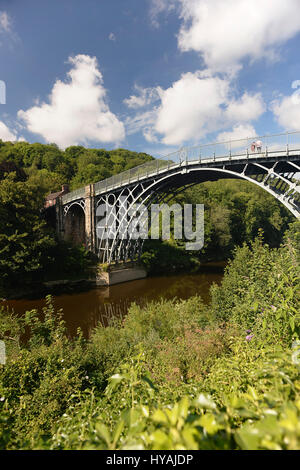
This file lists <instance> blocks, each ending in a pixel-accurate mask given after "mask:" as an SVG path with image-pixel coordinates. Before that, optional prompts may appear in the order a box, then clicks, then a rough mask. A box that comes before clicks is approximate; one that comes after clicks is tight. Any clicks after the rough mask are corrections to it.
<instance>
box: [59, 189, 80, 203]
mask: <svg viewBox="0 0 300 470" xmlns="http://www.w3.org/2000/svg"><path fill="white" fill-rule="evenodd" d="M84 195H85V188H84V187H83V188H79V189H75V190H74V191H71V192H70V193H67V194H64V196H62V203H63V204H67V203H68V202H71V201H74V200H75V199H81V198H83V197H84Z"/></svg>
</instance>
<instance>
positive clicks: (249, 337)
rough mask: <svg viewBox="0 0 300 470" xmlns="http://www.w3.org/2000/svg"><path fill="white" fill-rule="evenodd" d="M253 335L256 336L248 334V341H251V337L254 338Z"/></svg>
mask: <svg viewBox="0 0 300 470" xmlns="http://www.w3.org/2000/svg"><path fill="white" fill-rule="evenodd" d="M253 336H254V335H248V336H246V340H247V341H251V339H252V338H253Z"/></svg>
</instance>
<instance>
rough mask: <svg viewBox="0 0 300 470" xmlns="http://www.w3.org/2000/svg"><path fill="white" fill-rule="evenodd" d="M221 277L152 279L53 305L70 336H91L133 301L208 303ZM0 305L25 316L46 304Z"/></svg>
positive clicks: (57, 299) (19, 302) (61, 297)
mask: <svg viewBox="0 0 300 470" xmlns="http://www.w3.org/2000/svg"><path fill="white" fill-rule="evenodd" d="M222 276H223V275H222V273H221V272H206V273H200V274H183V275H178V276H168V277H166V276H161V277H152V278H147V279H141V280H139V281H132V282H128V283H124V284H119V285H116V286H111V287H102V288H98V289H92V290H90V291H87V292H80V293H77V294H68V295H59V296H54V303H55V307H56V308H57V309H60V308H61V309H63V316H64V319H65V321H66V324H67V328H68V332H69V334H70V335H71V336H73V335H75V334H76V331H77V328H78V327H80V328H81V329H82V331H83V333H84V336H86V337H88V336H89V335H90V333H91V330H92V329H93V328H94V327H95V326H96V325H97V324H98V323H99V322H101V323H102V324H104V325H107V324H108V322H109V321H110V319H111V318H115V317H118V318H120V317H121V318H122V317H123V316H124V315H126V313H127V312H128V309H129V306H130V304H131V303H132V302H136V303H137V304H139V305H145V304H146V303H147V302H149V301H152V300H159V299H160V298H164V299H172V298H174V297H177V298H179V299H187V298H189V297H191V296H193V295H201V296H202V298H203V300H204V301H205V302H208V300H209V287H210V286H211V284H212V283H213V282H217V283H220V281H221V279H222ZM1 304H2V305H4V306H7V307H9V308H11V309H13V310H14V311H15V312H16V313H18V314H23V313H24V312H25V311H26V310H32V309H34V308H36V309H38V310H39V311H41V310H42V308H43V307H44V306H45V301H44V299H40V300H28V299H24V300H10V301H4V302H2V303H1Z"/></svg>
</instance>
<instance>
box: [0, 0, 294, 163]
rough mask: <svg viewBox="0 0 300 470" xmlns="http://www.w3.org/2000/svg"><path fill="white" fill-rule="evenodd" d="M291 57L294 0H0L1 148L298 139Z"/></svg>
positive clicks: (140, 147) (160, 149)
mask: <svg viewBox="0 0 300 470" xmlns="http://www.w3.org/2000/svg"><path fill="white" fill-rule="evenodd" d="M299 46H300V2H299V0H285V1H284V2H283V1H282V0H251V2H249V0H168V1H166V0H126V1H124V0H110V1H109V0H43V1H42V2H41V1H40V0H26V2H24V1H22V0H0V80H3V81H5V83H6V87H7V96H6V104H0V138H2V139H3V140H19V139H21V140H22V139H25V140H27V141H29V142H56V143H57V144H58V145H59V146H60V147H61V148H64V147H66V146H68V145H72V144H83V145H86V146H88V147H101V148H108V149H111V148H115V147H124V148H129V149H131V150H136V151H146V152H149V153H152V154H153V155H164V154H167V153H168V152H170V151H172V150H175V149H177V148H178V147H181V146H183V145H194V144H198V143H202V142H208V141H214V140H217V139H218V140H226V139H227V138H242V137H247V136H248V137H250V136H251V137H252V134H253V135H254V134H256V135H262V134H265V133H275V132H281V131H285V130H299V129H300V104H299V103H300V100H299V97H298V95H296V94H295V93H297V86H298V85H297V83H296V81H297V80H300V60H299V50H300V47H299ZM293 83H294V88H292V84H293ZM299 83H300V82H299ZM299 89H300V87H299Z"/></svg>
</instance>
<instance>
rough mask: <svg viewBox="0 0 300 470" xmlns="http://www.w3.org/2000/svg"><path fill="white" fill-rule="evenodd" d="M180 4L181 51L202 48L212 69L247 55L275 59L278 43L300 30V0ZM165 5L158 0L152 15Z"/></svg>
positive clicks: (185, 1) (183, 0) (179, 0)
mask: <svg viewBox="0 0 300 470" xmlns="http://www.w3.org/2000/svg"><path fill="white" fill-rule="evenodd" d="M157 4H158V5H157ZM172 4H174V2H172ZM176 4H177V8H178V12H179V16H180V18H181V20H182V25H181V28H180V31H179V35H178V46H179V49H180V50H181V51H196V52H198V53H199V54H200V55H201V56H202V57H203V59H204V61H205V63H206V65H207V66H208V67H209V68H212V69H215V70H219V71H223V70H226V69H228V68H230V67H235V66H237V65H239V64H240V62H241V61H242V60H243V59H245V58H249V59H250V60H256V59H261V58H268V59H274V58H276V57H277V56H278V46H280V45H281V44H283V43H284V42H286V41H287V40H289V39H291V38H292V37H293V36H295V35H296V34H297V33H299V31H300V2H299V0H284V1H282V0H251V1H249V0H226V1H224V0H176ZM163 9H165V10H167V9H168V6H167V3H166V2H164V1H162V0H160V1H157V0H153V7H152V14H153V12H154V13H156V15H158V14H159V13H161V11H162V10H163ZM152 21H153V20H152ZM156 21H157V19H156Z"/></svg>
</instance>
